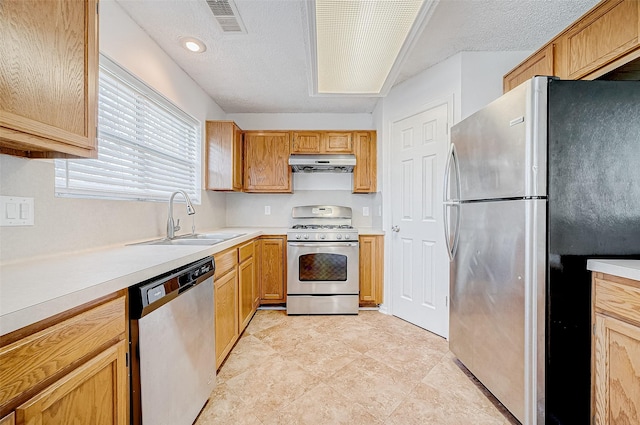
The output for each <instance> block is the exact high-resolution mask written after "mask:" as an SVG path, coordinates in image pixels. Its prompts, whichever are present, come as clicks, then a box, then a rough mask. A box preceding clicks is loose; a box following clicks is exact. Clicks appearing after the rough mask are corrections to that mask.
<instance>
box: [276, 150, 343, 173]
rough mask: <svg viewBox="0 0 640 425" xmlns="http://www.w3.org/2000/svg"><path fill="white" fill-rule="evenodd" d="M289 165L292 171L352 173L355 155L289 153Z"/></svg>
mask: <svg viewBox="0 0 640 425" xmlns="http://www.w3.org/2000/svg"><path fill="white" fill-rule="evenodd" d="M289 165H291V171H293V172H294V173H299V172H302V173H353V167H354V166H355V165H356V157H355V155H333V154H330V155H291V156H290V157H289Z"/></svg>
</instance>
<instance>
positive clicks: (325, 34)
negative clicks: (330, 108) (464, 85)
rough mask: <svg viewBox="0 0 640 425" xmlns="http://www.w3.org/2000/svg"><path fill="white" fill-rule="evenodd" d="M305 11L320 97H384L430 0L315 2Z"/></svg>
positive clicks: (429, 7) (428, 9)
mask: <svg viewBox="0 0 640 425" xmlns="http://www.w3.org/2000/svg"><path fill="white" fill-rule="evenodd" d="M314 3H315V4H312V5H311V6H310V7H308V9H307V14H308V17H309V26H310V36H311V43H310V45H311V48H312V52H311V61H312V62H313V63H312V65H313V72H314V74H315V75H314V81H313V82H312V84H313V89H312V93H313V94H319V95H343V94H352V95H368V96H383V95H385V94H386V92H388V90H389V89H390V88H391V85H392V84H393V80H395V77H396V76H397V74H398V71H399V65H400V64H401V62H402V61H403V60H404V57H405V56H406V53H407V52H408V51H409V50H410V47H411V45H412V44H413V43H414V42H415V39H416V38H417V35H419V34H420V32H421V30H422V28H424V25H425V24H426V21H427V17H428V16H430V14H431V13H432V9H433V7H432V6H433V3H437V2H435V1H432V0H393V1H390V0H381V1H371V0H350V1H335V0H315V2H314Z"/></svg>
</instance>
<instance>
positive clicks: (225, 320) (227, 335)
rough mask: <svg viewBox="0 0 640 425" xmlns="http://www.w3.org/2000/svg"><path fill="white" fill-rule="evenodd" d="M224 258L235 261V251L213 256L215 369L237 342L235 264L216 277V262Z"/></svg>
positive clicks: (236, 280) (222, 260)
mask: <svg viewBox="0 0 640 425" xmlns="http://www.w3.org/2000/svg"><path fill="white" fill-rule="evenodd" d="M226 258H234V259H237V254H236V249H231V250H229V251H226V252H225V253H223V254H221V255H217V254H216V255H214V259H215V261H216V276H215V277H214V293H213V299H214V308H215V310H214V314H215V322H216V323H215V331H216V368H219V367H220V365H222V362H224V359H225V358H226V357H227V355H228V354H229V352H230V351H231V349H232V348H233V345H234V344H235V343H236V341H237V340H238V335H239V332H238V272H237V263H235V262H234V263H233V265H232V267H231V268H230V269H229V270H227V271H225V272H224V273H223V274H222V275H221V276H218V272H217V268H218V262H220V263H221V264H228V263H224V261H225V259H226Z"/></svg>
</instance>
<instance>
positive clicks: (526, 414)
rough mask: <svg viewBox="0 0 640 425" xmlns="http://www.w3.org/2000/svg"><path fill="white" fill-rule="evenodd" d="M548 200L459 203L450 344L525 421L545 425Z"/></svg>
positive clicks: (517, 415)
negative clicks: (458, 228) (546, 212)
mask: <svg viewBox="0 0 640 425" xmlns="http://www.w3.org/2000/svg"><path fill="white" fill-rule="evenodd" d="M545 202H546V201H545V200H517V201H516V200H510V201H494V202H474V203H466V204H461V205H460V236H459V245H458V251H457V253H456V256H455V258H454V261H453V263H452V265H451V306H450V330H449V338H450V341H449V347H450V349H451V351H452V352H453V353H454V354H455V355H456V356H457V357H458V359H460V361H462V363H463V364H464V365H465V366H466V367H467V368H468V369H469V370H470V371H471V372H472V373H473V374H474V375H475V376H476V377H477V378H478V379H479V380H480V382H482V383H483V384H484V385H485V386H486V387H487V388H488V389H489V391H491V392H492V393H493V394H494V395H495V396H496V397H497V398H498V400H500V402H502V403H503V404H504V405H505V406H506V407H507V409H509V411H510V412H511V413H512V414H513V415H514V416H515V417H516V418H518V420H520V421H521V422H522V423H526V424H535V423H542V424H544V335H545V333H544V312H545V307H544V305H545V300H544V279H545V272H544V267H545V260H544V258H545V256H544V255H545V254H544V250H545V233H544V232H545V217H546V216H545V211H546V206H545V205H546V204H545Z"/></svg>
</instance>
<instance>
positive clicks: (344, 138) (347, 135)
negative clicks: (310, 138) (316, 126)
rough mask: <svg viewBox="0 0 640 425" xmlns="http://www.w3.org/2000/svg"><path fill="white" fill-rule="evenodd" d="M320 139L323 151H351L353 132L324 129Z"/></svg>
mask: <svg viewBox="0 0 640 425" xmlns="http://www.w3.org/2000/svg"><path fill="white" fill-rule="evenodd" d="M322 141H323V149H324V152H325V153H353V133H351V132H350V131H326V132H324V133H323V134H322Z"/></svg>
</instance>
